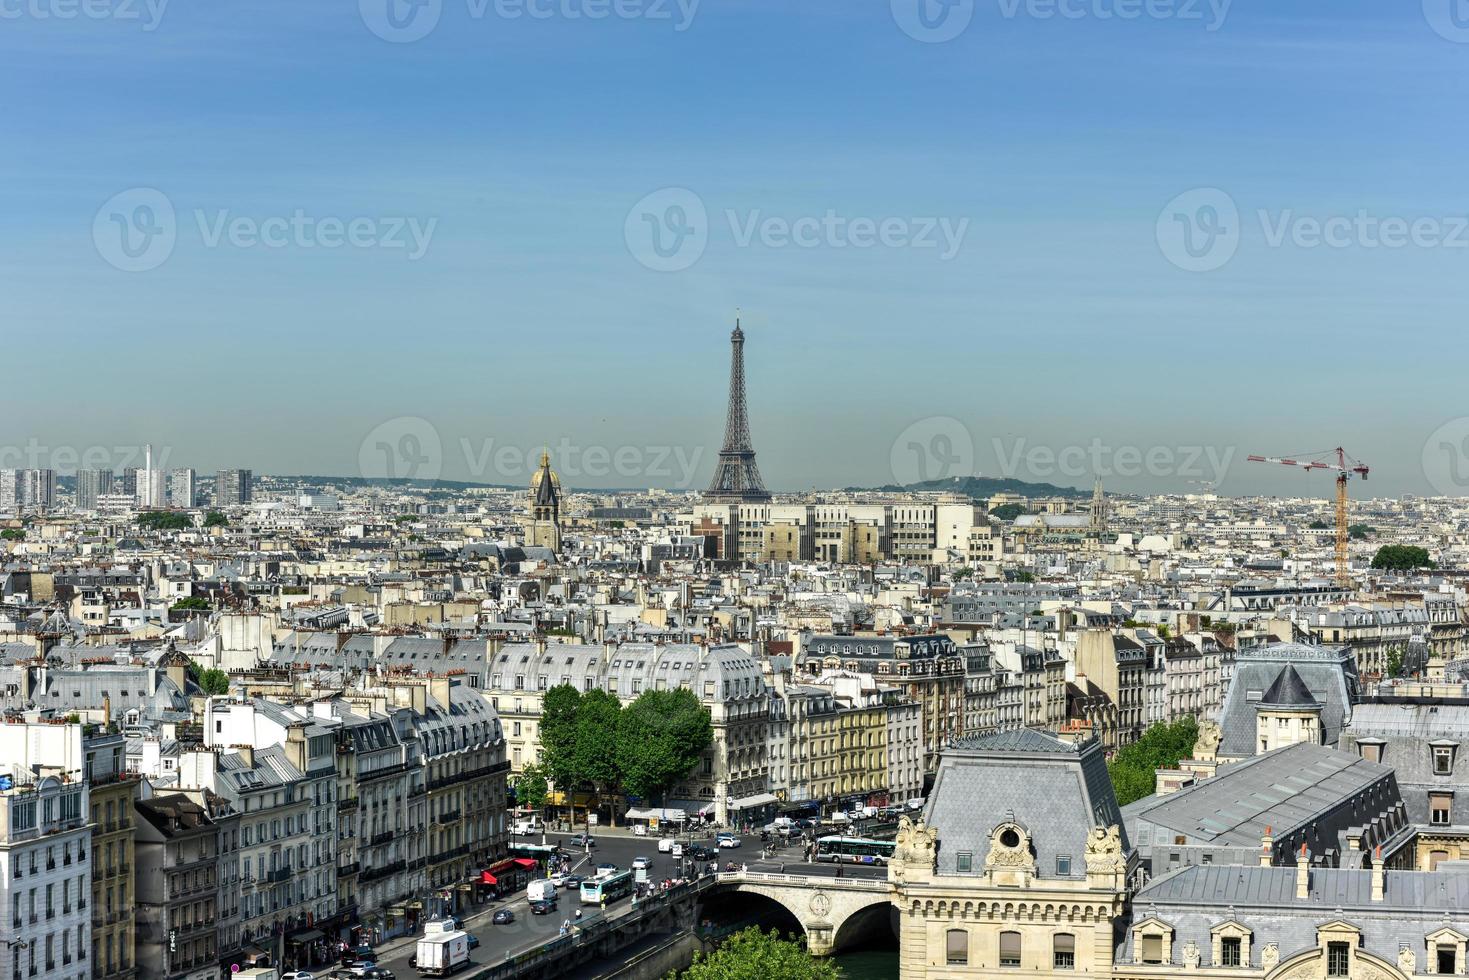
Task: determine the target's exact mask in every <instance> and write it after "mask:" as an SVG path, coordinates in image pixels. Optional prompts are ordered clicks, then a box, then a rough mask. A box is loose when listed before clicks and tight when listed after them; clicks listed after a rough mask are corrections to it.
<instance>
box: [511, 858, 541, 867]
mask: <svg viewBox="0 0 1469 980" xmlns="http://www.w3.org/2000/svg"><path fill="white" fill-rule="evenodd" d="M515 863H516V864H518V865H520V866H521V867H522V868H535V867H539V866H540V862H539V861H536V860H533V859H532V858H516V859H515Z"/></svg>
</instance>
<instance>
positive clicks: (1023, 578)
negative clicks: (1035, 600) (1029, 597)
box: [1015, 572, 1035, 584]
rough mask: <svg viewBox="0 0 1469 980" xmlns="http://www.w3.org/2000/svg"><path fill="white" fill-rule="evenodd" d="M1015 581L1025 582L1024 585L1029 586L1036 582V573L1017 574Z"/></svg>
mask: <svg viewBox="0 0 1469 980" xmlns="http://www.w3.org/2000/svg"><path fill="white" fill-rule="evenodd" d="M1015 581H1017V582H1024V583H1027V584H1029V583H1031V582H1034V581H1035V572H1016V573H1015Z"/></svg>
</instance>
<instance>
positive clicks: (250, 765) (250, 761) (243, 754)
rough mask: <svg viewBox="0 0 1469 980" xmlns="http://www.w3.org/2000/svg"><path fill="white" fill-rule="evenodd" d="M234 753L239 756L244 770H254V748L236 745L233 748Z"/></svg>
mask: <svg viewBox="0 0 1469 980" xmlns="http://www.w3.org/2000/svg"><path fill="white" fill-rule="evenodd" d="M235 752H237V753H238V754H239V756H240V761H241V762H243V763H244V764H245V768H246V769H254V768H255V746H253V745H236V746H235Z"/></svg>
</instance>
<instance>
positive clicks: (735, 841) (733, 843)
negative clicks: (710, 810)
mask: <svg viewBox="0 0 1469 980" xmlns="http://www.w3.org/2000/svg"><path fill="white" fill-rule="evenodd" d="M714 843H715V846H717V847H720V848H726V847H739V846H740V839H739V838H738V837H736V836H735V835H734V834H720V835H719V836H718V837H717V838H715V840H714Z"/></svg>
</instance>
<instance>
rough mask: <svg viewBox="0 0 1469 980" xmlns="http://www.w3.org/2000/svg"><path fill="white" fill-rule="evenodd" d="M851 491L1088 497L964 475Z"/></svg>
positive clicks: (1044, 485)
mask: <svg viewBox="0 0 1469 980" xmlns="http://www.w3.org/2000/svg"><path fill="white" fill-rule="evenodd" d="M847 489H848V490H851V491H859V490H869V491H878V492H884V493H905V492H922V491H928V492H934V491H947V492H949V493H962V494H966V495H968V496H970V497H973V498H975V499H976V500H986V499H988V498H990V497H992V496H994V495H995V494H997V493H1018V494H1020V495H1021V496H1022V497H1032V498H1034V497H1071V498H1074V499H1081V498H1085V497H1090V496H1091V494H1090V493H1088V492H1086V491H1085V490H1078V489H1077V488H1075V487H1058V486H1056V485H1055V484H1052V483H1027V482H1025V481H1024V480H1014V479H998V478H996V477H992V476H965V477H957V476H956V477H954V478H952V479H948V480H925V481H924V482H922V483H910V484H908V485H907V486H900V485H898V484H896V483H889V484H888V485H887V486H882V487H847Z"/></svg>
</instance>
